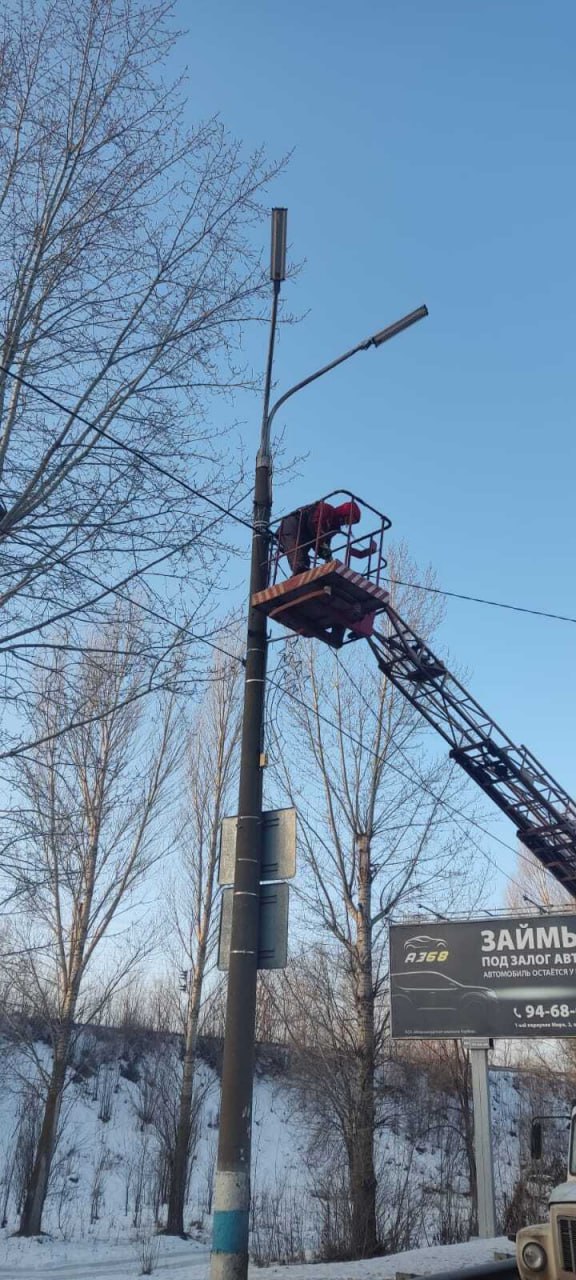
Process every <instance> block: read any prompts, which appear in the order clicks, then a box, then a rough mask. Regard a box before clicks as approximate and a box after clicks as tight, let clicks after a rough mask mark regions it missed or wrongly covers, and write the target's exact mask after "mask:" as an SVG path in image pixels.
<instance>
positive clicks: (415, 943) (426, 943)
mask: <svg viewBox="0 0 576 1280" xmlns="http://www.w3.org/2000/svg"><path fill="white" fill-rule="evenodd" d="M409 948H410V949H411V950H414V951H416V950H420V951H443V950H444V951H445V950H447V949H448V943H447V942H446V939H445V938H431V937H429V935H428V934H427V933H418V934H416V936H415V937H414V938H408V939H407V941H406V942H405V943H404V950H405V951H408V949H409Z"/></svg>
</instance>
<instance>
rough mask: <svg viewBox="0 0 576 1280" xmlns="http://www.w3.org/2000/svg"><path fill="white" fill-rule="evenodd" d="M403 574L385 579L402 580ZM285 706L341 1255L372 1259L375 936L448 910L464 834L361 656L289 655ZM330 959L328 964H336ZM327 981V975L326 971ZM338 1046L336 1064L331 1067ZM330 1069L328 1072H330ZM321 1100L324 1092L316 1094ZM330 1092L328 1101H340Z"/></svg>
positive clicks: (284, 772)
mask: <svg viewBox="0 0 576 1280" xmlns="http://www.w3.org/2000/svg"><path fill="white" fill-rule="evenodd" d="M407 569H408V566H407V565H406V564H404V565H400V564H396V565H395V566H394V570H393V573H392V576H393V577H394V576H398V577H400V578H404V579H408V580H409V578H410V573H409V572H407ZM399 607H400V611H401V612H402V613H403V614H404V615H405V616H408V617H411V619H412V621H413V622H414V625H415V626H416V627H417V629H418V630H419V631H420V632H423V633H424V634H429V633H430V631H431V629H432V628H433V626H434V624H435V622H436V621H437V618H438V613H437V605H436V604H434V603H433V604H432V605H430V604H426V603H425V602H424V601H423V598H422V596H420V597H419V599H416V598H415V596H414V595H410V594H404V597H403V599H402V600H401V601H400V603H399ZM283 685H284V689H285V691H286V693H288V694H289V695H292V696H291V697H290V696H288V697H284V698H283V699H282V700H280V707H279V709H278V707H277V708H276V711H275V710H274V708H272V709H271V719H272V722H273V723H274V720H275V719H276V726H277V731H276V742H275V744H274V746H273V748H272V750H273V753H274V754H275V756H276V775H277V780H278V782H279V784H280V785H281V787H282V789H283V791H284V793H286V792H287V793H288V795H289V796H290V798H291V800H292V802H293V803H297V804H298V809H299V818H300V845H301V853H302V858H303V861H304V863H305V866H306V871H307V873H308V874H307V876H305V877H304V881H303V883H302V882H301V884H300V896H301V898H302V900H303V902H304V904H305V906H306V908H307V910H308V919H309V920H311V921H312V922H313V927H314V928H315V930H316V931H317V930H318V927H319V926H320V927H321V928H322V929H323V930H325V931H326V933H327V934H328V935H329V936H330V937H331V938H332V939H333V940H334V943H335V946H336V950H335V951H334V954H333V958H332V961H331V965H328V968H327V969H326V973H325V977H328V976H329V972H330V968H331V967H332V969H333V971H334V975H335V980H336V975H337V989H336V987H334V989H333V990H332V992H331V993H330V994H329V995H328V994H327V990H326V988H327V985H328V988H329V983H328V984H327V983H326V981H325V982H324V983H323V984H321V986H322V990H323V995H322V996H321V997H320V998H322V999H325V1000H328V1002H329V1003H328V1006H327V1010H326V1018H325V1020H324V1019H321V1018H320V1016H319V1014H318V1011H317V1012H316V1015H315V1017H316V1022H317V1024H318V1023H322V1025H324V1021H325V1022H326V1035H327V1037H328V1044H329V1043H330V1038H331V1036H332V1054H331V1055H330V1054H329V1055H327V1061H328V1072H327V1076H328V1075H329V1074H330V1072H332V1075H334V1074H335V1062H336V1060H337V1061H338V1064H339V1065H338V1068H337V1070H338V1071H339V1072H340V1074H341V1075H343V1074H344V1073H345V1075H346V1079H345V1080H344V1079H342V1090H343V1092H344V1094H345V1105H344V1103H343V1101H342V1098H341V1097H340V1101H339V1102H338V1103H337V1104H336V1103H335V1106H334V1117H335V1120H336V1123H337V1125H338V1126H339V1127H340V1132H341V1134H342V1138H343V1143H344V1148H345V1152H346V1157H347V1162H348V1173H349V1190H350V1199H351V1205H352V1215H351V1241H350V1247H351V1252H352V1253H353V1254H354V1256H370V1255H372V1254H374V1253H375V1251H376V1250H377V1248H378V1227H377V1216H376V1174H375V1161H374V1131H375V1127H376V1124H377V1123H378V1116H377V1114H376V1112H377V1106H376V1094H375V1073H376V1064H377V1061H378V1057H379V1054H380V1052H381V1048H382V1043H383V1037H384V1034H385V1030H386V1025H387V1014H386V1003H385V1000H384V998H383V997H384V993H385V984H386V980H387V964H386V948H385V945H384V944H385V936H386V929H387V922H388V918H389V916H390V914H391V912H393V911H400V910H401V909H402V910H407V909H409V908H410V907H411V909H412V910H414V907H415V906H416V904H417V903H418V901H421V900H424V901H426V902H427V903H430V902H435V901H436V902H438V901H440V900H441V901H442V905H443V907H444V909H445V908H446V905H447V903H449V902H454V900H455V896H456V894H457V891H458V886H459V883H460V885H462V883H463V872H464V867H463V863H462V860H461V859H460V858H459V856H458V855H459V847H460V846H461V843H462V831H463V832H464V834H465V833H466V820H465V819H464V820H463V822H462V824H461V826H462V831H457V830H455V827H454V822H453V816H452V815H453V806H454V803H455V800H456V797H457V796H459V794H460V790H461V787H460V784H459V783H458V782H457V781H456V780H455V779H454V777H453V770H452V766H451V765H450V764H449V763H448V764H447V763H445V762H444V760H443V759H437V758H435V757H434V756H433V755H432V754H431V751H430V748H429V747H428V740H427V736H426V731H425V730H423V728H422V723H421V721H420V720H419V718H418V716H417V713H416V712H415V711H414V709H413V708H412V707H411V706H410V704H409V703H408V702H406V700H404V699H403V698H402V697H401V696H400V694H398V693H397V692H396V691H395V690H394V688H393V687H392V686H391V685H390V683H389V682H388V680H387V679H386V678H385V677H384V678H383V677H382V676H381V675H380V673H379V672H378V671H376V670H374V669H373V668H372V666H371V664H370V663H369V662H367V661H365V655H364V653H363V651H362V649H361V647H360V645H355V646H354V647H353V648H351V650H349V651H345V656H343V657H342V658H337V657H335V655H334V654H332V653H331V652H324V651H323V650H322V649H321V648H320V646H318V645H316V644H314V643H309V642H306V641H300V642H298V646H297V647H295V648H294V649H292V651H291V656H289V657H288V659H287V670H286V674H285V679H284V682H283ZM336 958H337V963H336ZM325 968H326V966H325ZM343 1046H345V1049H346V1054H345V1057H342V1053H343V1052H344V1049H343ZM330 1059H331V1060H330ZM325 1087H326V1091H327V1092H326V1094H325V1096H326V1097H329V1096H331V1093H333V1091H334V1089H335V1088H336V1085H335V1083H334V1079H333V1078H332V1079H331V1080H330V1081H328V1080H327V1081H326V1086H325ZM342 1090H340V1094H342Z"/></svg>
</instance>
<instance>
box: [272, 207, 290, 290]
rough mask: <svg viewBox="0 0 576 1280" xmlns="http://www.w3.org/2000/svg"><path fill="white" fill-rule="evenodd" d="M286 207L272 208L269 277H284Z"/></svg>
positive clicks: (283, 278) (273, 278) (275, 278)
mask: <svg viewBox="0 0 576 1280" xmlns="http://www.w3.org/2000/svg"><path fill="white" fill-rule="evenodd" d="M287 223H288V210H287V209H273V210H272V246H271V252H270V279H271V280H277V281H278V282H280V281H281V280H285V279H286V230H287Z"/></svg>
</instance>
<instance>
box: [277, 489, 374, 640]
mask: <svg viewBox="0 0 576 1280" xmlns="http://www.w3.org/2000/svg"><path fill="white" fill-rule="evenodd" d="M334 498H338V499H340V500H341V499H342V498H345V499H346V500H348V501H352V502H359V503H360V506H361V508H362V510H363V511H365V512H367V513H369V514H370V515H371V516H372V517H376V523H375V524H374V523H373V522H372V528H371V529H370V530H369V531H368V532H367V533H362V534H361V535H360V536H356V537H355V536H354V533H353V526H349V527H348V531H347V533H346V532H345V531H344V530H340V532H338V533H337V534H336V535H335V540H336V541H337V545H336V546H335V547H334V548H333V549H331V552H330V554H331V556H333V558H332V559H329V560H328V561H327V562H326V561H325V553H324V556H323V555H322V551H323V546H322V544H321V542H320V540H319V538H318V537H316V540H315V541H312V540H308V541H304V540H303V541H302V542H301V543H298V544H297V545H298V546H301V547H302V548H303V549H304V550H305V560H306V562H307V563H308V564H309V566H310V567H309V568H306V569H305V570H304V572H301V573H294V574H293V575H292V577H282V576H281V575H282V574H283V572H285V571H286V570H287V571H288V572H289V566H288V564H287V562H286V560H285V557H284V553H283V549H282V540H281V525H282V521H278V522H277V524H276V525H275V526H273V528H272V543H271V555H270V564H269V574H268V582H269V586H268V587H266V588H265V590H264V591H259V592H257V593H256V595H254V596H253V597H252V604H253V605H254V607H255V608H256V609H260V610H262V611H263V612H264V613H265V614H267V616H268V617H269V618H271V619H273V620H274V621H276V622H279V623H281V625H282V626H284V627H288V628H289V629H290V630H291V631H294V632H296V634H297V635H301V636H313V637H315V638H316V639H318V640H323V641H324V642H325V643H326V644H329V645H331V646H332V648H334V649H339V648H341V646H342V645H343V644H345V643H347V642H348V641H350V640H356V639H359V638H360V637H361V636H370V635H372V631H373V627H374V619H375V617H376V615H377V614H378V613H381V612H382V610H383V609H384V608H385V606H386V603H387V600H388V592H387V591H386V590H385V589H384V587H383V586H382V585H381V577H382V574H383V571H384V569H385V568H386V560H385V558H384V555H383V542H384V534H385V532H386V530H387V529H389V528H390V524H391V521H390V520H389V519H388V517H387V516H385V515H382V512H380V511H377V510H376V509H375V508H374V507H371V506H370V504H369V503H366V502H363V501H362V500H361V499H356V498H355V497H354V494H351V493H347V492H344V491H338V492H335V493H330V494H327V496H326V497H325V498H321V499H319V501H320V502H323V503H328V502H329V500H330V499H334ZM331 505H333V504H332V503H331ZM304 510H306V509H305V508H302V511H304ZM291 514H294V513H291ZM296 514H299V513H296ZM285 519H286V517H285ZM333 536H334V535H333ZM353 556H356V557H361V559H359V563H362V564H363V566H364V567H363V570H362V571H360V572H358V571H357V570H356V569H351V568H350V559H351V558H352V557H353ZM347 633H348V634H347Z"/></svg>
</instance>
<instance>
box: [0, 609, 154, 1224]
mask: <svg viewBox="0 0 576 1280" xmlns="http://www.w3.org/2000/svg"><path fill="white" fill-rule="evenodd" d="M130 633H131V623H130V618H129V617H126V616H124V617H122V616H116V617H112V618H111V619H110V623H109V626H108V630H107V636H108V639H109V640H110V639H111V638H115V641H116V643H115V644H114V645H113V651H114V656H112V657H111V656H109V655H107V654H105V655H104V656H103V655H102V653H101V649H100V645H101V642H102V638H101V636H95V637H94V646H95V647H94V651H91V650H90V649H89V648H88V649H87V651H86V654H85V656H84V657H83V659H82V660H81V662H80V663H79V664H76V663H73V662H71V660H70V657H69V655H68V654H67V653H66V652H62V650H61V649H60V648H57V649H56V650H55V652H54V654H53V656H52V661H51V662H50V663H49V664H48V667H47V669H46V670H45V671H44V672H43V673H42V674H41V675H40V676H39V678H38V681H37V684H36V688H35V690H34V694H33V696H32V698H31V705H30V707H29V716H30V722H31V729H32V733H33V736H34V737H35V738H36V740H37V742H38V745H37V746H36V747H35V749H34V751H32V752H31V753H30V754H29V755H27V756H25V757H24V756H20V757H18V758H17V759H16V761H15V762H14V769H13V775H12V779H13V786H14V793H15V799H17V801H18V808H17V809H16V810H15V813H14V817H13V823H14V829H15V831H16V833H17V837H18V839H19V841H20V843H21V845H22V846H23V848H24V850H25V858H26V866H27V870H28V878H27V881H24V880H23V881H22V883H21V893H20V899H19V905H20V913H21V915H23V918H24V920H25V922H26V925H21V926H20V930H21V932H22V933H23V932H24V929H25V927H26V928H27V936H28V939H29V942H30V944H31V949H30V953H29V957H28V963H27V966H26V967H25V968H24V969H23V966H22V962H21V961H20V962H19V965H18V968H17V969H16V970H15V977H16V981H20V982H22V980H23V979H25V981H26V988H27V994H28V999H31V1000H32V1002H33V1005H34V1007H35V1009H36V1010H37V1012H38V1013H40V1014H41V1016H42V1018H43V1019H44V1021H45V1023H46V1025H47V1027H48V1029H49V1032H50V1036H51V1043H52V1063H51V1067H50V1068H49V1069H47V1070H46V1069H43V1068H42V1081H43V1086H44V1099H45V1100H44V1112H43V1117H42V1124H41V1129H40V1136H39V1139H38V1143H37V1146H36V1151H35V1159H34V1167H33V1171H32V1176H31V1178H30V1182H29V1186H28V1188H27V1195H26V1200H25V1203H24V1208H23V1211H22V1216H21V1221H20V1233H21V1234H22V1235H36V1234H38V1232H39V1231H40V1230H41V1224H42V1212H43V1207H44V1202H45V1198H46V1193H47V1189H48V1182H49V1177H50V1169H51V1163H52V1159H53V1155H54V1151H55V1146H56V1141H57V1136H58V1126H59V1118H60V1113H61V1107H62V1099H63V1093H64V1087H65V1082H66V1070H67V1066H68V1064H69V1062H70V1060H71V1052H72V1048H73V1043H74V1035H75V1024H76V1022H77V1021H84V1022H86V1021H89V1020H90V1019H91V1018H92V1017H94V1016H95V1014H96V1013H97V1010H98V1008H99V1006H100V1004H101V1003H102V1002H103V1001H105V1000H106V999H107V998H108V996H109V993H110V990H111V989H112V988H113V987H114V986H116V985H117V984H118V982H119V981H121V980H122V977H123V976H124V975H125V974H126V973H127V972H128V971H129V969H130V966H131V964H132V963H133V962H134V961H135V959H136V958H137V955H138V952H137V948H136V947H135V946H133V945H131V942H130V938H129V936H126V934H127V931H128V930H129V924H130V916H129V915H128V920H127V922H126V923H125V930H124V937H123V939H122V944H121V952H120V951H118V953H117V954H112V953H111V952H110V948H109V947H108V948H104V954H103V957H102V956H101V958H100V964H99V966H98V974H97V975H95V974H94V972H93V962H94V957H95V955H96V953H97V952H99V953H101V952H102V950H103V943H104V942H105V939H106V938H107V935H108V934H109V932H110V927H111V925H112V923H113V922H114V921H118V917H119V915H120V914H122V913H129V912H130V909H131V908H132V907H133V906H134V905H135V902H136V899H135V894H136V892H137V890H138V888H139V886H141V885H142V882H143V880H144V878H145V877H146V875H147V874H148V873H149V872H150V871H151V869H152V868H153V867H154V865H155V863H157V862H158V860H159V859H160V858H161V857H162V856H163V854H164V853H165V851H166V850H167V848H168V847H169V846H170V841H171V822H170V810H169V806H170V803H171V799H172V791H173V786H172V784H173V781H174V779H175V777H176V776H177V775H176V773H175V770H176V765H177V760H178V751H179V747H178V742H179V735H178V716H177V705H176V702H175V699H174V697H172V696H170V695H167V696H166V697H165V698H164V699H163V700H162V701H160V702H159V704H158V706H157V708H156V712H157V714H156V717H155V718H154V719H153V720H148V721H146V718H145V716H144V712H143V704H142V702H141V701H140V700H138V699H133V698H131V696H130V695H131V694H132V693H133V692H134V691H135V689H137V688H138V678H139V675H138V660H137V659H135V658H134V657H133V656H131V646H130ZM120 635H122V638H123V647H122V648H120V645H119V636H120ZM99 641H100V645H99ZM87 709H89V710H90V712H91V713H92V714H91V715H90V716H89V717H87V715H86V712H87ZM71 724H75V725H76V727H75V728H72V729H71V728H70V725H71ZM62 727H64V728H65V732H60V730H61V729H62ZM119 927H120V926H119ZM106 969H108V978H107V979H106V978H104V977H103V973H105V972H106Z"/></svg>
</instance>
